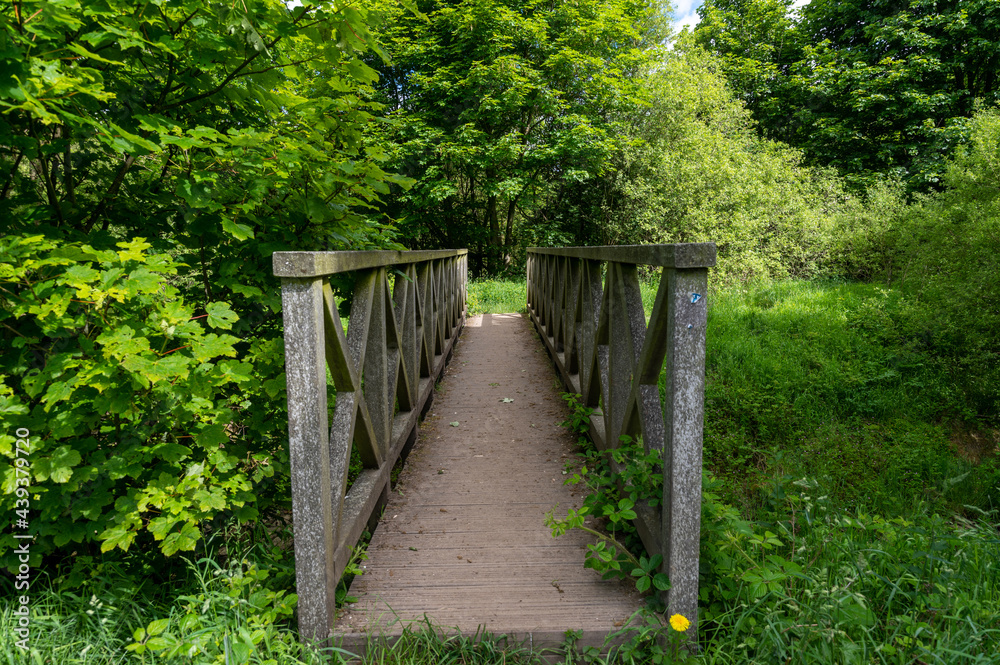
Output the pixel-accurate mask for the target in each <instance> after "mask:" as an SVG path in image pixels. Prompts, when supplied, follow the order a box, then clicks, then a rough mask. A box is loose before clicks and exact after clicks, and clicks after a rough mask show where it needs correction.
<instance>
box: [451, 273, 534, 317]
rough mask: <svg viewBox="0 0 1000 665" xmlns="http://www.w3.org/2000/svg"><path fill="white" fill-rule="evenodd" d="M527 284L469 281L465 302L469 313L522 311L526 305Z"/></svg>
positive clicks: (521, 282)
mask: <svg viewBox="0 0 1000 665" xmlns="http://www.w3.org/2000/svg"><path fill="white" fill-rule="evenodd" d="M526 289H527V286H526V283H525V282H524V281H523V280H522V281H519V282H504V281H499V280H489V279H486V280H474V281H471V282H469V288H468V292H467V293H468V296H467V299H466V303H467V305H468V308H469V314H508V313H511V312H523V311H525V309H526V306H527V291H526Z"/></svg>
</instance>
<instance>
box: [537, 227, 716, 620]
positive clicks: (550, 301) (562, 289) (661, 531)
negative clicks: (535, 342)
mask: <svg viewBox="0 0 1000 665" xmlns="http://www.w3.org/2000/svg"><path fill="white" fill-rule="evenodd" d="M639 265H649V266H657V267H660V268H661V269H662V272H661V275H660V283H659V287H658V290H657V293H656V300H655V302H654V304H653V309H652V312H651V313H650V318H649V323H648V324H647V322H646V316H645V312H644V310H643V305H642V294H641V292H640V289H639V277H638V271H637V266H639ZM713 265H715V245H714V244H713V243H693V244H685V245H645V246H626V247H566V248H558V249H542V248H529V250H528V289H527V291H528V310H529V312H530V314H531V317H532V320H533V321H534V323H535V326H536V327H537V329H538V331H539V335H540V336H541V337H542V339H543V341H544V342H545V344H546V347H547V348H548V350H549V353H550V355H551V356H552V358H553V360H554V362H555V364H556V367H557V368H558V370H559V372H560V374H561V376H562V379H563V383H564V384H565V385H566V387H567V389H568V390H569V391H571V392H573V393H578V394H580V395H582V396H583V401H584V403H585V404H586V405H587V406H588V407H591V408H592V409H594V414H593V415H592V416H591V429H590V431H591V436H592V437H593V439H594V441H595V443H596V444H597V445H598V447H599V448H601V449H602V450H609V449H612V448H616V447H617V446H618V444H619V441H620V440H621V438H622V437H623V436H628V437H631V438H632V439H636V438H640V437H641V439H642V442H643V445H644V446H645V448H646V450H647V451H649V450H659V451H661V459H662V462H663V477H664V483H663V496H662V502H661V506H662V508H658V509H654V508H651V507H650V506H640V507H638V508H639V510H637V512H638V514H639V517H638V519H637V520H636V526H637V528H638V530H639V534H640V535H641V536H642V539H643V543H644V545H645V546H646V549H647V550H648V551H649V552H650V553H651V554H662V555H663V561H664V563H663V572H665V573H667V575H668V577H669V578H670V581H671V584H672V588H671V589H670V590H669V591H668V592H667V593H666V598H665V600H666V603H667V611H668V612H669V613H670V614H675V613H679V614H683V615H684V616H685V617H687V618H688V619H690V620H691V621H692V623H693V624H695V626H696V618H697V611H698V546H699V538H700V525H701V450H702V431H703V423H704V389H705V327H706V323H707V308H706V299H705V290H706V286H707V280H708V268H709V267H711V266H713ZM661 372H662V373H664V374H665V380H666V391H665V394H666V399H665V400H661V398H660V391H659V385H658V384H659V380H660V375H661ZM695 630H696V627H695V629H693V630H691V631H690V634H692V635H693V634H695Z"/></svg>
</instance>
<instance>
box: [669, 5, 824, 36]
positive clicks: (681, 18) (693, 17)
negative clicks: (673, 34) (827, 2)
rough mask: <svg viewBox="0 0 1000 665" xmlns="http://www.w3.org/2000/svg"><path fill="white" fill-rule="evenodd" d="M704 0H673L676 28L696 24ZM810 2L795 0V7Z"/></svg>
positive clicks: (679, 28)
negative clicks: (699, 8)
mask: <svg viewBox="0 0 1000 665" xmlns="http://www.w3.org/2000/svg"><path fill="white" fill-rule="evenodd" d="M701 3H702V0H671V4H673V6H674V30H676V31H677V32H680V31H681V28H683V27H684V26H685V25H690V26H692V27H693V26H694V24H695V23H697V22H698V14H697V11H698V7H701ZM805 4H809V0H795V2H794V3H792V6H793V7H801V6H802V5H805Z"/></svg>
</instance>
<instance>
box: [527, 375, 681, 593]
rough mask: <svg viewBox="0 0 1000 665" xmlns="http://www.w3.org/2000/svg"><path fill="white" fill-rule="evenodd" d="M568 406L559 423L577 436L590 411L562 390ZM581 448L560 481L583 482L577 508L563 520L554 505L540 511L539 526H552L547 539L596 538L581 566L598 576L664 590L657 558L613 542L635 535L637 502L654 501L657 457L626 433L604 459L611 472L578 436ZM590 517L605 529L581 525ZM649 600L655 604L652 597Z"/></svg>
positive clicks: (586, 426) (665, 580)
mask: <svg viewBox="0 0 1000 665" xmlns="http://www.w3.org/2000/svg"><path fill="white" fill-rule="evenodd" d="M563 399H564V400H565V401H566V403H567V404H568V405H569V406H570V409H571V411H570V418H569V420H567V421H565V422H563V423H561V424H562V425H563V426H564V427H568V428H570V429H571V430H573V431H575V432H577V433H578V434H585V433H586V432H587V431H589V427H590V415H591V414H592V413H593V410H592V409H590V408H588V407H586V406H585V405H583V404H581V403H580V401H579V400H580V396H579V395H572V394H569V393H564V394H563ZM579 441H580V443H581V446H582V447H583V449H584V452H583V453H581V454H580V457H581V458H582V461H583V464H582V465H581V466H580V469H579V470H578V471H577V472H576V473H574V474H573V475H572V476H570V477H569V478H568V479H567V480H566V481H565V484H567V485H575V484H578V483H584V484H585V485H586V487H587V489H588V490H589V492H588V494H587V496H586V498H584V501H583V506H582V507H581V508H580V509H579V510H573V509H570V510H569V511H567V513H566V517H565V518H561V519H559V518H556V517H555V508H553V509H552V510H550V511H549V512H548V513H546V514H545V525H546V526H548V527H549V529H551V530H552V535H553V537H558V536H561V535H563V534H565V533H566V532H567V531H569V530H570V529H579V530H581V531H584V532H586V533H589V534H590V535H592V536H594V537H595V538H597V542H596V543H592V544H590V545H588V546H587V554H586V558H585V561H584V565H585V566H586V567H587V568H593V569H594V570H596V571H597V572H599V573H601V574H602V577H603V578H604V579H612V578H621V579H631V580H632V581H633V582H634V583H635V586H636V589H637V590H638V591H639V592H640V593H643V594H652V593H653V592H655V591H666V590H667V589H669V588H670V581H669V579H668V578H667V576H666V575H665V574H664V573H662V572H659V570H660V566H661V565H662V563H663V557H662V556H661V555H659V554H656V555H654V556H652V557H648V556H646V554H645V553H639V554H638V555H636V554H634V553H633V552H632V551H630V549H629V547H628V545H627V544H625V543H623V542H621V540H619V534H621V536H622V537H629V536H631V537H632V539H633V540H634V539H635V528H634V527H633V526H632V520H634V519H635V518H636V512H635V510H634V508H635V506H636V504H637V503H638V502H640V501H643V502H648V503H649V504H650V505H657V503H658V500H657V499H656V498H655V496H654V492H655V487H656V486H657V483H658V484H659V486H660V487H662V485H663V476H662V473H656V471H655V470H656V466H657V464H658V462H659V455H658V454H657V452H656V451H648V452H646V451H644V450H643V447H642V444H641V442H638V441H633V440H632V439H631V438H630V437H628V436H623V437H622V438H621V445H620V447H619V448H617V449H615V450H613V451H611V453H610V457H611V459H612V461H614V462H615V463H616V464H617V465H619V466H620V467H621V471H617V472H616V471H613V470H612V467H611V466H610V465H609V464H608V460H607V458H606V457H605V456H604V455H603V454H601V452H600V451H597V450H596V449H594V447H593V446H592V445H590V444H589V441H588V439H586V437H583V436H581V437H580V439H579ZM588 516H594V517H596V518H598V519H600V520H602V521H603V526H604V529H605V530H606V531H607V532H609V533H605V532H602V531H600V530H598V529H596V528H592V527H590V526H588V525H587V517H588ZM649 602H650V603H652V604H653V605H656V604H657V599H656V597H655V595H654V596H652V597H650V599H649Z"/></svg>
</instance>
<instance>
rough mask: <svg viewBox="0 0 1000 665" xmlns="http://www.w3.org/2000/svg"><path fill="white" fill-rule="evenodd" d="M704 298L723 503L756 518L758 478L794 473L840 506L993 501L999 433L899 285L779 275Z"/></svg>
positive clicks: (711, 440)
mask: <svg viewBox="0 0 1000 665" xmlns="http://www.w3.org/2000/svg"><path fill="white" fill-rule="evenodd" d="M644 291H646V293H645V294H644V296H645V297H644V300H649V301H650V303H651V297H650V292H651V289H649V288H648V287H647V288H645V289H644ZM709 298H710V300H709V311H708V334H707V353H706V393H705V400H706V407H705V463H706V466H707V467H708V468H710V469H711V470H712V471H713V472H715V473H716V474H717V475H718V476H719V477H720V478H722V479H723V480H725V481H726V483H727V485H728V488H729V492H728V494H727V495H726V498H727V499H729V500H733V501H736V502H737V503H738V504H739V505H741V507H742V508H743V509H744V510H748V511H751V512H750V513H748V514H752V511H753V510H754V509H756V507H758V506H759V505H760V491H759V490H760V486H761V483H762V482H763V481H765V480H766V479H767V478H770V477H773V476H775V475H776V474H777V475H784V474H785V473H789V472H792V471H794V472H795V473H798V474H801V475H808V476H812V477H817V478H819V479H820V481H821V482H822V483H823V484H824V486H825V487H826V488H827V490H828V491H829V492H830V494H831V496H832V497H833V498H834V499H835V500H837V501H839V502H840V503H841V504H842V505H843V506H845V507H849V508H851V507H867V508H874V509H877V510H880V511H887V512H888V513H889V514H893V512H894V511H901V514H902V513H905V510H906V507H908V506H913V505H914V503H915V502H927V503H929V504H931V505H932V506H933V507H935V508H943V507H945V506H946V505H947V506H950V507H952V508H958V509H961V506H963V505H966V504H970V505H973V506H976V507H978V508H982V509H994V508H1000V488H998V485H1000V464H998V460H997V455H996V453H995V446H994V447H993V452H992V453H991V452H990V445H989V442H990V440H991V437H992V436H994V435H995V432H994V431H993V430H990V429H989V428H988V427H987V426H986V425H985V424H984V423H983V422H982V421H980V420H977V419H976V418H974V417H970V416H969V413H968V412H967V410H966V409H965V408H964V405H965V404H966V402H967V400H966V397H967V396H966V395H965V393H964V391H963V385H962V383H961V377H959V376H956V375H955V373H954V372H953V371H952V369H951V368H950V367H949V365H948V363H945V362H941V361H940V359H939V358H938V357H937V356H936V354H935V353H934V352H933V350H932V349H929V348H927V347H926V345H924V343H923V342H922V339H921V337H920V336H919V335H918V334H915V333H914V332H913V331H914V330H918V329H919V326H918V325H917V324H916V323H915V319H916V316H915V315H914V313H913V312H912V311H911V310H910V309H909V308H908V303H907V301H906V300H905V299H904V298H902V297H901V296H900V295H899V294H898V293H896V292H893V291H891V290H888V289H885V288H881V287H878V286H874V285H867V284H846V283H835V282H781V283H774V284H766V285H757V286H748V287H741V288H729V289H722V290H719V291H717V292H715V293H711V294H710V296H709ZM968 431H971V432H973V433H977V432H978V436H972V437H964V439H963V438H962V437H959V436H958V435H957V433H961V432H968ZM963 441H964V443H963ZM973 441H979V442H980V443H979V444H977V445H978V447H975V446H974V447H973V448H970V447H969V446H967V445H965V444H966V443H968V442H973Z"/></svg>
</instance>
